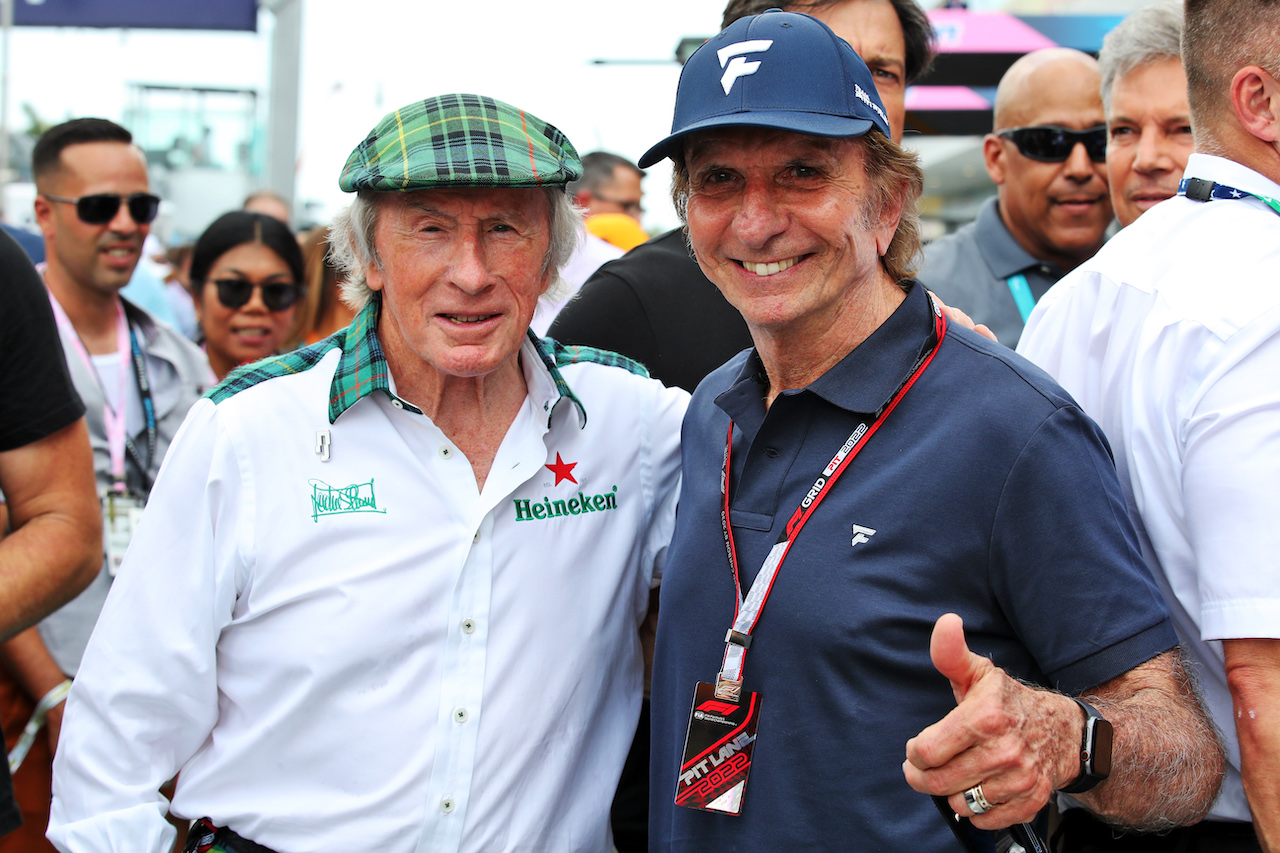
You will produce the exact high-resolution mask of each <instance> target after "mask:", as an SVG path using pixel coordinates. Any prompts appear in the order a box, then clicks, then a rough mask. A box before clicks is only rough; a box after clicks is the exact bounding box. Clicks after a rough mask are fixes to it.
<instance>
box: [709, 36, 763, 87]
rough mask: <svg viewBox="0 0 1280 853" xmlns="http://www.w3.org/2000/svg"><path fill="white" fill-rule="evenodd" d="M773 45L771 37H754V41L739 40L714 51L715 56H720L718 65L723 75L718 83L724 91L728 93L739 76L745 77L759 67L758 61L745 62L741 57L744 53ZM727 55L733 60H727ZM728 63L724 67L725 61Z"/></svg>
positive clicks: (761, 49)
mask: <svg viewBox="0 0 1280 853" xmlns="http://www.w3.org/2000/svg"><path fill="white" fill-rule="evenodd" d="M772 46H773V39H755V40H754V41H740V42H737V43H735V44H731V45H729V46H728V47H722V48H720V49H719V50H717V51H716V56H718V57H720V67H721V68H724V76H723V77H721V78H720V85H721V86H723V87H724V93H725V94H726V95H727V94H729V90H731V89H732V88H733V84H734V82H735V81H736V80H737V79H738V78H739V77H746V76H748V75H751V74H755V73H756V69H757V68H759V67H760V61H759V60H755V61H753V62H747V60H745V59H743V58H742V54H744V53H764V52H765V51H766V50H768V49H769V48H770V47H772ZM729 57H733V61H732V62H730V61H729ZM726 62H728V63H729V67H728V68H725V63H726Z"/></svg>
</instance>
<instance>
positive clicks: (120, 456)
mask: <svg viewBox="0 0 1280 853" xmlns="http://www.w3.org/2000/svg"><path fill="white" fill-rule="evenodd" d="M49 304H50V305H52V306H53V316H54V318H55V319H57V321H58V326H59V327H60V328H61V329H63V330H65V331H68V332H70V335H69V336H68V337H69V338H70V340H71V343H72V345H73V346H74V347H75V350H76V353H78V354H79V356H80V359H81V360H82V361H83V362H84V365H85V367H86V368H87V369H88V370H89V375H90V376H92V377H93V378H94V381H96V382H99V384H101V381H100V380H99V377H98V369H97V368H96V367H94V364H93V359H92V358H91V357H90V355H89V350H87V349H86V348H85V345H84V342H83V341H82V340H80V334H79V333H78V332H77V331H76V329H75V326H73V325H71V320H70V318H68V317H67V312H66V311H64V310H62V306H61V305H59V304H58V300H57V299H56V298H55V297H54V295H53V292H52V291H50V293H49ZM116 354H117V355H118V356H119V358H120V364H119V367H118V368H117V369H116V375H117V381H118V385H117V394H116V402H117V403H118V404H119V406H120V410H119V411H118V412H117V411H116V410H115V409H113V408H112V407H111V402H110V400H109V399H108V396H107V393H106V389H105V388H104V389H103V394H102V398H103V399H102V421H103V423H104V424H105V425H106V428H107V453H108V454H109V455H110V457H111V478H112V480H113V481H114V486H113V488H114V489H115V490H116V491H117V492H123V491H125V476H124V449H125V438H126V436H127V434H128V426H127V421H128V413H127V411H126V403H127V402H128V399H129V373H130V369H131V368H130V362H129V356H130V346H129V323H128V321H127V320H125V317H124V308H123V307H122V306H121V305H120V302H119V301H118V300H117V301H116Z"/></svg>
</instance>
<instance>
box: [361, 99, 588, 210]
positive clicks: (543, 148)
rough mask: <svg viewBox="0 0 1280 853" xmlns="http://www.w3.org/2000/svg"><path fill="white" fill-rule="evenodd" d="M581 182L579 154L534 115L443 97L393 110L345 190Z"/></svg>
mask: <svg viewBox="0 0 1280 853" xmlns="http://www.w3.org/2000/svg"><path fill="white" fill-rule="evenodd" d="M580 177H582V162H581V161H580V160H579V159H578V152H577V151H576V150H574V147H573V143H571V142H570V141H569V139H568V137H566V136H565V135H564V134H563V133H561V132H560V131H559V130H558V129H556V128H555V127H554V126H552V125H549V124H547V123H546V122H545V121H543V120H542V119H540V118H538V117H537V116H534V115H530V114H529V113H527V112H525V111H524V110H522V109H520V108H518V107H513V106H511V105H510V104H504V103H503V102H502V101H498V100H495V99H493V98H486V97H484V96H483V95H440V96H438V97H434V98H427V99H426V100H423V101H415V102H414V103H412V104H409V105H408V106H406V107H401V108H400V109H398V110H395V111H394V112H391V113H388V114H387V116H386V117H385V118H383V119H382V121H380V122H378V126H377V127H375V128H374V129H373V130H372V131H370V133H369V135H368V136H367V137H366V138H365V140H364V141H363V142H361V143H360V144H359V145H357V146H356V149H355V150H354V151H352V152H351V156H350V157H348V158H347V164H346V165H345V166H344V167H343V168H342V177H341V178H340V179H339V180H338V185H339V186H340V187H342V190H343V192H349V193H350V192H357V191H359V190H373V191H375V192H410V191H412V190H421V189H430V188H433V187H554V186H564V185H565V184H567V183H568V182H569V181H575V180H577V179H578V178H580Z"/></svg>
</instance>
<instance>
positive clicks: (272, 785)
mask: <svg viewBox="0 0 1280 853" xmlns="http://www.w3.org/2000/svg"><path fill="white" fill-rule="evenodd" d="M376 317H377V312H376V306H370V307H369V308H367V309H366V310H365V311H364V312H362V313H361V314H360V315H358V317H357V319H356V321H355V322H354V323H353V325H352V327H351V329H350V331H349V332H348V333H347V335H346V338H345V340H342V341H341V342H340V345H337V344H330V345H328V348H326V345H325V344H323V343H322V344H319V345H317V346H316V347H311V348H308V349H307V350H303V351H301V352H300V353H298V354H292V355H289V356H284V357H281V358H280V359H276V360H274V361H271V362H265V363H260V364H259V365H258V366H255V367H253V368H250V369H249V372H247V373H242V374H239V375H238V376H239V378H238V379H237V378H235V377H233V378H232V379H231V380H229V382H228V383H225V384H224V385H223V386H222V387H221V388H220V389H219V390H218V391H216V392H214V393H213V394H212V395H211V398H210V399H204V400H201V401H200V402H199V403H198V404H197V405H196V407H195V408H194V409H193V410H192V413H191V415H190V417H189V418H188V420H187V422H186V424H185V425H184V426H183V428H182V430H181V432H180V433H179V435H178V437H177V439H176V440H175V443H174V446H173V449H172V450H171V451H170V453H169V456H168V458H167V459H166V461H165V465H164V468H163V470H162V471H161V473H160V477H159V479H158V481H157V483H156V486H155V490H154V492H153V493H152V500H151V503H150V504H149V505H148V508H147V512H146V515H145V517H144V519H143V521H142V524H141V525H140V529H139V530H138V532H137V535H136V537H135V539H134V540H133V543H132V545H131V547H130V550H129V553H128V556H127V557H126V560H125V563H124V565H123V567H122V570H121V573H120V575H119V577H118V578H117V580H116V583H115V587H114V588H113V590H112V592H111V596H110V598H109V600H108V602H107V605H106V607H105V609H104V611H103V614H102V618H101V619H100V621H99V624H98V628H97V630H96V631H95V634H94V637H93V640H92V642H91V643H90V646H89V650H88V652H87V653H86V656H85V660H84V664H83V666H82V667H81V669H80V673H79V675H78V677H77V680H76V684H75V687H74V689H73V691H72V695H71V698H70V700H69V702H68V705H67V713H66V720H65V723H64V727H63V731H62V741H61V742H60V745H59V749H58V757H57V761H56V764H55V780H54V804H53V812H52V814H53V817H52V822H51V828H50V838H52V839H53V840H54V842H55V843H56V844H57V845H58V846H59V848H60V849H62V850H68V851H94V853H104V851H130V853H137V851H157V853H159V851H167V850H168V849H169V848H170V846H171V840H172V835H173V831H172V829H171V828H169V826H168V825H167V824H166V823H165V821H164V819H163V815H164V812H165V810H166V803H165V802H164V800H163V799H162V798H161V797H160V796H159V795H158V794H157V793H156V790H157V788H158V787H159V786H160V785H161V784H162V783H163V782H164V781H165V780H167V779H168V778H170V777H171V776H173V774H174V773H175V772H178V771H181V773H180V776H179V779H178V784H177V793H176V795H175V797H174V800H173V805H172V808H173V811H174V813H176V814H178V815H181V816H183V817H188V818H198V817H202V816H209V817H210V818H212V820H213V822H214V823H215V824H217V825H226V826H229V827H231V828H232V829H234V830H235V831H236V832H238V833H240V834H241V835H242V836H244V837H246V838H249V839H251V840H253V841H256V842H258V843H259V844H264V845H266V846H268V847H271V848H274V849H277V850H280V851H282V853H307V851H335V850H341V851H378V853H392V851H402V853H413V852H414V851H486V853H489V851H531V853H532V851H583V852H584V853H586V851H591V853H599V851H604V850H607V849H608V847H609V829H608V812H609V804H610V800H611V798H612V795H613V791H614V788H615V787H616V784H617V780H618V776H619V773H620V771H621V768H622V763H623V759H624V757H625V755H626V753H627V749H628V747H629V746H630V743H631V738H632V735H633V733H634V730H635V725H636V718H637V715H638V710H639V704H640V696H641V667H642V661H641V651H640V644H639V635H638V627H639V625H640V623H641V621H642V619H643V617H644V614H645V612H646V609H647V604H648V594H649V590H650V588H651V585H652V584H654V583H656V577H657V574H658V573H659V572H660V566H661V562H662V558H663V556H664V553H665V548H666V544H667V541H668V539H669V538H670V534H671V527H672V523H673V520H674V504H675V498H676V493H677V486H678V479H679V426H680V420H681V417H682V415H683V412H684V408H685V405H686V402H687V398H688V397H687V395H686V394H685V393H684V392H683V391H679V390H673V389H667V388H664V387H662V386H661V385H660V384H659V383H657V382H655V381H652V380H649V379H646V378H644V377H642V376H639V375H635V374H633V373H631V372H628V371H627V370H624V369H619V368H618V367H615V366H607V365H606V364H602V363H597V362H596V361H593V359H598V355H597V354H595V353H593V352H591V351H587V350H578V349H559V350H557V351H555V352H551V351H549V350H548V349H547V348H546V346H545V344H542V343H541V342H537V343H535V341H534V339H532V338H530V339H528V340H526V341H525V343H524V345H523V348H522V350H521V363H522V365H523V369H524V373H525V379H526V381H527V384H528V397H527V399H526V402H525V405H524V407H523V408H522V409H521V411H520V413H519V414H518V415H517V417H516V419H515V421H514V423H513V424H512V425H511V427H510V429H509V430H508V432H507V434H506V437H505V438H504V440H503V442H502V445H501V447H500V448H499V450H498V452H497V455H496V457H495V459H494V461H493V465H492V468H491V470H490V474H489V476H488V479H487V480H486V482H485V484H484V489H483V491H480V490H478V489H477V486H476V481H475V476H474V474H473V472H472V469H471V466H470V464H469V463H468V461H467V459H466V458H465V456H464V455H463V454H462V453H461V452H460V451H459V450H458V449H457V448H456V446H454V445H453V444H452V443H451V442H450V441H449V440H448V438H446V437H445V435H444V434H443V433H442V432H441V431H440V430H439V429H438V428H437V427H436V426H435V424H433V423H432V422H431V420H430V419H429V418H428V417H426V416H425V415H423V414H422V413H420V412H418V410H417V409H416V408H415V407H414V406H413V405H412V404H411V403H410V402H408V401H405V400H401V399H399V398H397V397H395V395H394V393H393V388H392V385H391V382H390V380H389V377H388V374H387V369H386V363H385V360H383V358H382V355H381V350H380V348H379V347H378V345H377V340H376V336H375V335H374V334H373V331H374V329H375V328H376ZM614 361H615V363H616V362H617V361H618V359H617V357H614ZM571 389H572V390H571ZM375 392H377V393H375ZM588 413H589V415H590V418H589V420H588V417H587V415H588Z"/></svg>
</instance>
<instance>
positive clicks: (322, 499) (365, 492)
mask: <svg viewBox="0 0 1280 853" xmlns="http://www.w3.org/2000/svg"><path fill="white" fill-rule="evenodd" d="M307 482H308V483H309V484H310V485H311V520H312V521H314V522H316V523H317V524H319V523H320V517H321V516H323V515H346V514H348V513H352V512H376V513H378V514H380V515H385V514H386V512H387V511H386V510H385V509H378V498H377V495H375V494H374V492H373V480H369V482H367V483H356V484H354V485H351V486H341V487H334V486H330V485H329V484H328V483H326V482H324V481H323V480H308V481H307Z"/></svg>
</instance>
